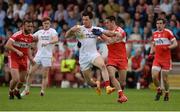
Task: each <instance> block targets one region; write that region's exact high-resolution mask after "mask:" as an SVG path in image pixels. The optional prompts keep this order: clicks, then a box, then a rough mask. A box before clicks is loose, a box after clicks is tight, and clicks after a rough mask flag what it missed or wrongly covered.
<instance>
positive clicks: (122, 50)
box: [107, 27, 127, 59]
mask: <svg viewBox="0 0 180 112" xmlns="http://www.w3.org/2000/svg"><path fill="white" fill-rule="evenodd" d="M115 31H116V32H120V33H121V34H122V36H123V41H120V42H115V43H112V44H108V45H107V47H108V59H127V55H126V43H125V42H126V33H125V31H124V30H123V29H122V28H121V27H117V28H116V30H115ZM112 38H117V37H112ZM118 38H119V37H118Z"/></svg>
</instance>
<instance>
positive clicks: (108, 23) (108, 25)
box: [106, 20, 113, 30]
mask: <svg viewBox="0 0 180 112" xmlns="http://www.w3.org/2000/svg"><path fill="white" fill-rule="evenodd" d="M106 27H107V29H108V30H112V29H113V23H112V21H109V20H106Z"/></svg>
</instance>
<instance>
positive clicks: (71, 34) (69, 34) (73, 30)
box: [65, 25, 80, 38]
mask: <svg viewBox="0 0 180 112" xmlns="http://www.w3.org/2000/svg"><path fill="white" fill-rule="evenodd" d="M79 30H80V26H79V25H76V26H73V27H72V28H71V29H69V30H68V31H67V32H66V34H65V38H72V37H75V33H76V32H78V31H79Z"/></svg>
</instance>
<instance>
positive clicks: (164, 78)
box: [161, 70, 169, 101]
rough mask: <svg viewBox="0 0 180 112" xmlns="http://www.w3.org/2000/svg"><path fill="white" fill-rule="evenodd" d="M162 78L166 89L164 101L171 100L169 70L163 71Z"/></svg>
mask: <svg viewBox="0 0 180 112" xmlns="http://www.w3.org/2000/svg"><path fill="white" fill-rule="evenodd" d="M161 73H162V78H163V82H164V88H165V95H164V101H168V100H169V81H168V73H169V70H162V72H161Z"/></svg>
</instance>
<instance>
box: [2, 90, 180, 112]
mask: <svg viewBox="0 0 180 112" xmlns="http://www.w3.org/2000/svg"><path fill="white" fill-rule="evenodd" d="M39 92H40V88H31V91H30V95H28V96H25V97H23V99H21V100H18V99H16V98H15V99H14V100H9V99H8V88H7V87H0V111H132V110H136V111H177V110H180V106H179V104H180V90H172V91H171V94H170V101H168V102H164V101H163V97H162V98H161V99H160V101H154V96H155V91H154V90H149V89H147V90H135V89H127V90H125V93H126V95H127V96H128V102H126V103H123V104H120V103H117V94H116V92H114V93H113V94H111V95H106V94H105V91H103V94H102V95H101V96H98V95H96V93H95V91H94V89H70V88H69V89H61V88H48V89H47V90H46V94H45V96H43V97H41V96H40V95H39Z"/></svg>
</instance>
